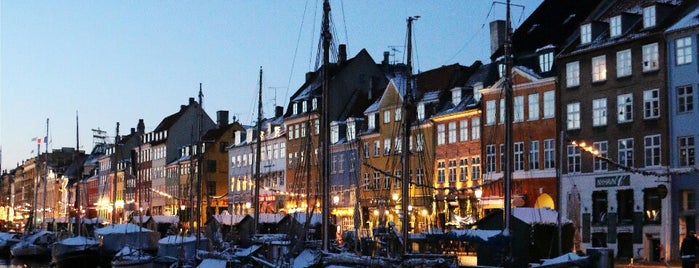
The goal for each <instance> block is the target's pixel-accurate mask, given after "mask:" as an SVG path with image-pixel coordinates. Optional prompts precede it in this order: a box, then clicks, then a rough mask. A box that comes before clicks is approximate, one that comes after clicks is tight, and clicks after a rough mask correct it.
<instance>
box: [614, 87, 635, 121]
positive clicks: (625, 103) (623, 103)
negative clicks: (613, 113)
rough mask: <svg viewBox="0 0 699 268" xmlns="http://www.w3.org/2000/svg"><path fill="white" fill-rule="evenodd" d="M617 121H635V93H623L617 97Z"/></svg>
mask: <svg viewBox="0 0 699 268" xmlns="http://www.w3.org/2000/svg"><path fill="white" fill-rule="evenodd" d="M617 110H618V111H617V113H618V117H617V122H619V123H626V122H631V121H633V95H631V93H629V94H623V95H619V96H618V97H617Z"/></svg>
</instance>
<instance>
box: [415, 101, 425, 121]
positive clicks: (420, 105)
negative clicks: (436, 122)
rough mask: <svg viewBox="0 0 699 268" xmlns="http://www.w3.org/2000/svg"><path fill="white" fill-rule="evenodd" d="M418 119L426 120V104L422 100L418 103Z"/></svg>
mask: <svg viewBox="0 0 699 268" xmlns="http://www.w3.org/2000/svg"><path fill="white" fill-rule="evenodd" d="M417 120H420V121H422V120H425V104H424V103H422V102H421V103H418V104H417Z"/></svg>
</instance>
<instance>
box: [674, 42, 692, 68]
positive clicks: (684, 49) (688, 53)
mask: <svg viewBox="0 0 699 268" xmlns="http://www.w3.org/2000/svg"><path fill="white" fill-rule="evenodd" d="M675 51H676V55H675V56H676V57H677V65H682V64H688V63H692V38H691V37H689V36H687V37H683V38H678V39H677V40H675Z"/></svg>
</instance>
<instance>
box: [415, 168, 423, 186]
mask: <svg viewBox="0 0 699 268" xmlns="http://www.w3.org/2000/svg"><path fill="white" fill-rule="evenodd" d="M415 173H416V174H415V184H417V186H425V183H424V181H425V170H424V169H422V168H418V169H416V170H415Z"/></svg>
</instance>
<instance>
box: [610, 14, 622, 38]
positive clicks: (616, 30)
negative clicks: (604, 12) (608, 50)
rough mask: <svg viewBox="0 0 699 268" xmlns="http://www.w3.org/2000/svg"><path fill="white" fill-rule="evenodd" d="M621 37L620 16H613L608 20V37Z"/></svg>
mask: <svg viewBox="0 0 699 268" xmlns="http://www.w3.org/2000/svg"><path fill="white" fill-rule="evenodd" d="M620 35H621V16H615V17H612V18H610V19H609V37H617V36H620Z"/></svg>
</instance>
